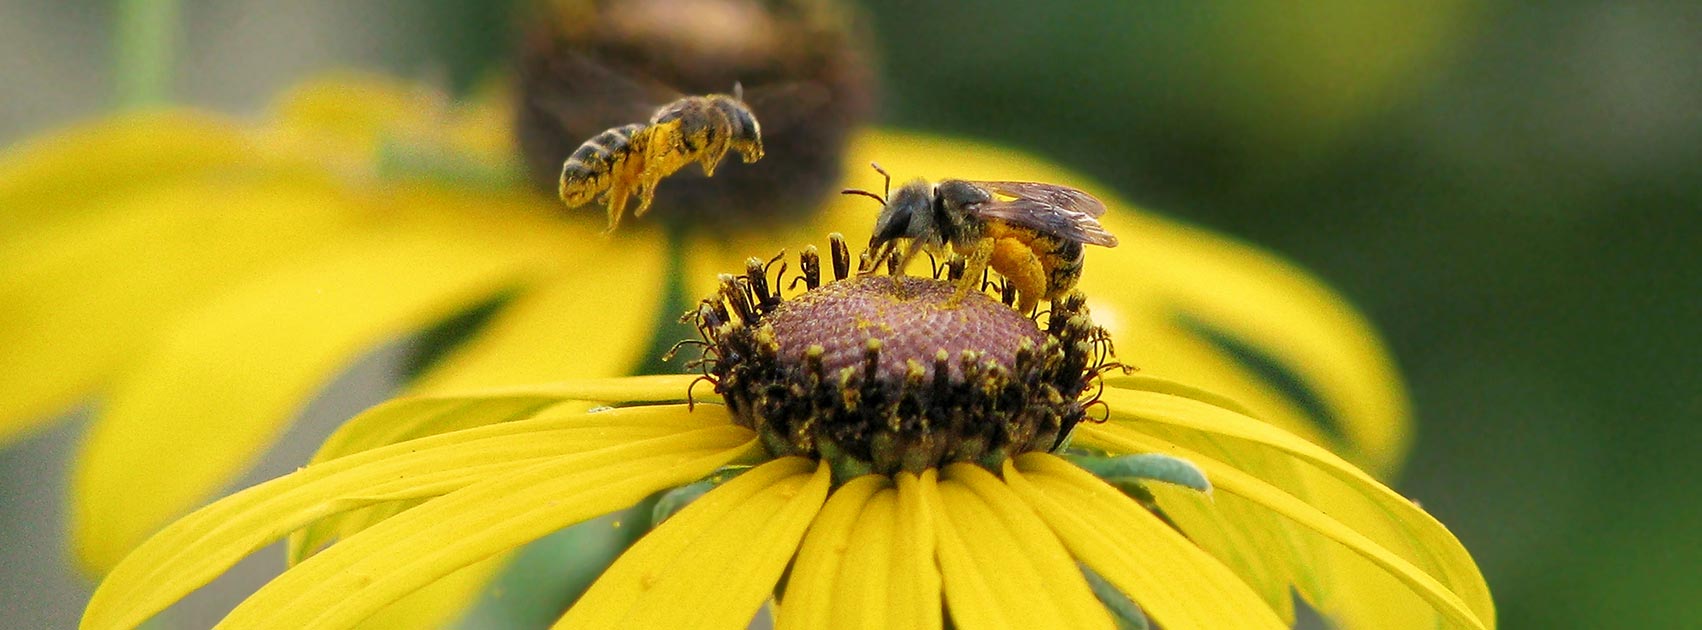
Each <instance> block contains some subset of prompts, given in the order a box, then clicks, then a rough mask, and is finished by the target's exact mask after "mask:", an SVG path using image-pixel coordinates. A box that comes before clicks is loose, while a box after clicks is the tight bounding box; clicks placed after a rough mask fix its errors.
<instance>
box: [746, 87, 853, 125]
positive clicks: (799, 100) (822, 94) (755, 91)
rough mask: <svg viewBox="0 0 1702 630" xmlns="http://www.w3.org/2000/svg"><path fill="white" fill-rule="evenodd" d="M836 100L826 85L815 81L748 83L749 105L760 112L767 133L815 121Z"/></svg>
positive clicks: (755, 112)
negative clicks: (755, 84) (749, 84)
mask: <svg viewBox="0 0 1702 630" xmlns="http://www.w3.org/2000/svg"><path fill="white" fill-rule="evenodd" d="M832 100H833V94H832V93H830V92H829V91H828V89H827V87H826V86H824V85H822V84H820V83H815V82H812V81H787V82H783V83H769V84H765V85H759V86H756V87H752V86H748V85H747V86H745V105H747V106H749V107H750V108H751V113H754V114H756V119H757V120H758V121H760V122H761V123H762V130H763V132H764V133H776V132H780V131H784V130H786V129H790V128H791V127H792V126H793V125H796V124H798V123H801V122H805V121H809V120H813V119H814V118H815V117H816V116H818V115H820V112H821V110H823V109H826V108H827V107H828V105H830V104H831V101H832Z"/></svg>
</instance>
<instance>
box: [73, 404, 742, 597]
mask: <svg viewBox="0 0 1702 630" xmlns="http://www.w3.org/2000/svg"><path fill="white" fill-rule="evenodd" d="M707 415H710V414H695V416H696V417H694V415H693V414H684V413H681V411H680V410H677V409H670V408H633V409H623V410H611V411H609V412H605V413H594V414H581V415H579V416H573V417H554V418H536V419H530V420H522V421H516V422H507V423H499V424H491V425H487V426H480V427H477V428H473V429H468V430H465V431H459V432H454V433H445V434H441V435H436V436H431V437H427V438H422V439H419V440H414V441H411V442H408V443H406V444H396V445H391V446H387V447H383V448H379V449H373V450H370V451H366V452H363V453H357V454H354V455H351V456H348V457H344V458H340V459H336V460H333V461H328V462H323V463H318V464H314V465H311V466H308V467H306V468H303V469H301V470H299V471H297V472H295V473H292V474H290V475H286V476H284V477H280V478H278V479H274V480H272V481H269V482H266V483H263V484H261V485H258V486H255V487H253V488H249V489H247V490H244V491H242V492H239V493H237V494H234V495H232V496H230V497H227V498H225V499H222V500H220V501H218V502H215V503H213V504H212V505H210V506H208V507H206V508H203V509H201V510H199V511H197V512H195V513H192V514H190V515H189V516H186V517H184V518H182V519H179V520H178V521H177V522H175V523H173V524H171V525H170V526H168V527H166V528H165V529H163V530H161V531H160V532H159V533H158V534H156V535H154V536H153V537H152V538H149V539H148V540H147V542H145V543H143V544H142V545H141V546H140V547H138V548H137V550H136V551H135V553H133V554H131V555H130V556H128V557H127V558H126V559H125V561H124V562H122V563H120V564H119V565H118V566H117V567H116V568H114V569H113V571H112V573H111V574H109V575H108V576H107V578H106V580H104V581H103V582H102V584H101V586H100V588H99V589H97V591H96V594H95V596H94V598H93V599H92V600H91V601H90V604H89V609H88V611H87V612H86V613H85V616H84V624H85V627H117V628H127V627H131V626H133V625H135V624H137V623H140V622H141V621H143V620H145V619H147V618H148V617H149V616H151V615H152V614H154V613H155V612H158V611H159V610H161V609H163V608H164V607H165V606H167V605H169V604H170V603H171V602H173V601H175V600H177V599H178V598H180V597H182V596H183V595H185V594H187V593H189V592H190V591H192V590H194V589H195V588H197V587H199V586H200V585H202V584H205V583H206V582H207V581H209V580H211V579H212V578H213V577H214V576H216V575H218V574H219V573H221V572H223V571H224V570H225V569H226V568H228V567H230V566H231V565H232V564H234V563H235V562H236V561H237V560H240V559H241V558H242V557H244V556H246V555H248V554H249V553H252V552H253V551H255V550H257V549H259V548H261V547H264V546H265V545H267V544H269V543H271V542H272V541H274V540H277V539H278V538H280V537H282V536H283V535H285V534H287V533H289V532H290V531H292V530H294V529H296V528H298V527H301V526H303V525H306V524H308V523H311V522H313V521H314V520H316V519H319V518H322V517H324V516H327V515H331V514H336V513H338V512H341V511H345V510H349V509H354V508H358V507H361V506H363V505H370V504H373V503H376V502H382V501H395V500H398V499H403V498H426V497H434V496H440V495H443V494H446V493H450V492H455V491H457V490H460V489H463V488H466V487H468V486H469V485H472V484H476V483H481V482H488V481H490V480H492V479H506V478H509V477H514V476H518V475H519V474H523V472H524V471H527V470H529V469H531V468H534V467H537V466H540V465H548V464H551V463H554V462H558V461H569V460H571V462H577V464H576V465H577V466H578V467H577V468H571V470H574V471H592V470H594V469H595V468H596V465H597V464H599V463H606V462H608V461H611V460H613V461H620V460H623V459H628V458H635V457H636V458H643V457H646V456H648V455H649V454H650V453H653V452H675V453H686V454H688V455H689V454H690V453H697V452H699V451H705V450H708V451H714V450H718V449H721V450H724V449H726V448H727V444H729V443H737V442H739V441H740V440H748V439H749V432H748V431H743V430H742V429H737V428H736V427H734V428H733V429H732V435H731V436H728V435H725V434H726V433H727V431H728V429H727V428H726V427H729V426H730V425H728V424H726V423H725V422H722V423H718V424H706V423H705V419H704V418H703V417H702V416H707ZM722 419H723V420H725V416H722ZM670 424H671V425H673V430H672V431H671V433H667V432H658V431H654V430H651V429H652V428H653V427H657V426H667V425H670ZM634 426H636V427H638V428H636V429H633V428H629V427H634ZM576 453H586V454H587V455H586V456H585V457H580V456H578V455H575V454H576ZM582 460H583V461H582ZM617 507H618V506H617ZM594 515H595V514H592V515H590V516H594Z"/></svg>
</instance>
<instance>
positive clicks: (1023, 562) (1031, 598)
mask: <svg viewBox="0 0 1702 630" xmlns="http://www.w3.org/2000/svg"><path fill="white" fill-rule="evenodd" d="M946 480H947V481H948V482H957V483H960V484H962V485H963V487H964V488H967V489H968V490H969V491H970V492H971V493H973V494H974V495H975V497H976V499H977V500H970V498H969V497H967V496H959V497H958V498H957V499H956V500H955V501H956V503H957V507H956V511H955V512H952V513H951V514H950V517H951V518H952V519H953V521H954V522H956V523H957V526H958V528H959V529H960V530H963V531H965V532H966V533H967V534H968V538H969V540H970V549H971V552H972V553H974V555H977V556H979V557H981V558H982V559H983V565H982V566H983V570H987V571H996V572H1000V573H1001V574H1004V575H1007V576H1010V577H1012V578H1016V579H1015V580H1010V581H1011V582H1015V583H1016V585H1017V586H1018V587H1019V589H1018V590H1017V591H1016V592H1014V593H1006V594H1003V595H1002V596H1001V605H1002V606H1005V607H1007V608H1013V609H1017V610H1019V611H1020V612H1021V613H1022V614H1023V615H1032V616H1033V618H1031V619H1030V620H1028V621H1025V622H1023V623H1022V624H1021V625H1019V626H1018V627H1024V628H1034V627H1041V626H1042V625H1050V626H1055V627H1061V628H1110V627H1112V621H1111V615H1110V613H1109V611H1107V610H1106V609H1105V606H1104V605H1103V604H1101V603H1100V602H1099V599H1098V598H1097V597H1095V596H1094V594H1093V591H1092V589H1090V588H1089V587H1088V584H1087V578H1086V577H1084V576H1083V575H1082V572H1081V569H1080V568H1079V567H1077V566H1076V562H1075V560H1074V559H1072V558H1071V557H1070V554H1069V552H1068V551H1066V550H1065V549H1064V546H1063V545H1062V544H1060V543H1059V542H1058V538H1057V536H1055V535H1053V534H1052V530H1051V529H1049V528H1048V527H1047V526H1046V523H1045V522H1043V521H1042V520H1040V518H1039V517H1037V516H1035V514H1034V511H1033V510H1031V509H1030V508H1029V507H1028V504H1026V503H1025V502H1023V500H1022V499H1021V498H1019V497H1018V496H1017V495H1016V494H1015V493H1014V492H1012V491H1011V489H1010V487H1008V486H1006V485H1005V483H1004V482H1003V481H1000V480H999V479H998V478H997V477H994V476H993V474H992V473H989V472H987V471H986V470H985V469H982V468H981V467H979V466H974V465H970V464H952V465H951V466H950V467H948V468H947V469H946ZM952 488H953V485H952V484H950V483H945V484H941V486H940V495H941V498H942V499H943V500H944V501H945V503H946V506H947V508H948V510H951V509H952V504H953V502H954V499H953V498H952V494H953V492H952ZM947 579H948V580H949V579H950V577H949V576H948V577H947ZM1025 600H1026V601H1025ZM953 610H954V611H955V610H956V609H955V608H954V609H953ZM954 615H955V612H954ZM1012 617H1014V618H1021V617H1020V616H1018V615H1012Z"/></svg>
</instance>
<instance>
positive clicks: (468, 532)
mask: <svg viewBox="0 0 1702 630" xmlns="http://www.w3.org/2000/svg"><path fill="white" fill-rule="evenodd" d="M752 437H753V436H752V435H751V434H750V432H749V431H747V430H745V429H742V428H739V427H736V426H733V425H724V426H721V427H711V428H707V429H699V430H696V431H692V432H691V433H688V434H682V435H679V436H673V437H667V438H660V439H657V440H651V441H649V442H648V443H645V444H643V445H642V446H637V445H633V444H627V445H622V446H617V447H612V448H607V449H600V450H597V451H591V452H586V453H582V454H576V455H567V456H564V457H557V458H553V459H550V460H546V461H545V462H544V463H541V464H536V465H534V466H531V467H528V468H525V469H523V470H520V471H517V472H514V473H511V474H505V475H502V476H499V477H491V478H488V479H485V480H483V481H480V482H478V483H476V484H474V485H471V486H467V487H465V488H462V489H460V490H457V491H455V492H452V493H450V494H447V495H444V496H441V497H438V498H436V499H433V500H431V501H427V502H426V503H424V504H421V505H420V506H418V507H415V508H413V509H411V510H408V511H406V512H403V513H401V514H398V515H396V516H395V517H393V518H391V519H389V520H386V521H384V522H383V523H379V524H378V525H375V526H373V527H371V528H368V529H367V530H365V531H362V532H361V533H360V534H357V535H355V536H353V537H351V538H349V539H347V540H344V541H342V542H339V543H337V544H336V545H333V546H332V547H331V548H330V549H327V550H325V551H323V552H321V553H319V554H318V555H315V556H313V557H312V558H309V559H308V560H307V561H305V562H302V563H301V564H299V565H296V566H295V567H292V568H291V569H289V570H287V571H285V572H284V574H283V575H281V576H279V577H278V578H277V579H274V580H273V581H272V582H271V583H269V584H267V585H266V586H265V587H263V588H261V589H260V591H258V592H256V593H255V594H254V595H253V596H251V597H249V598H248V599H247V600H245V601H243V603H242V604H241V605H239V606H238V607H237V608H236V610H234V611H232V612H231V614H230V616H229V617H227V618H226V619H225V620H224V622H223V623H222V624H221V627H226V628H280V629H283V628H342V627H347V626H349V625H350V624H353V623H355V622H357V621H360V620H361V619H364V618H366V617H367V616H369V615H371V614H373V613H374V612H375V611H377V610H379V609H381V608H383V607H384V606H386V605H388V604H390V603H392V602H394V601H396V600H398V599H399V598H401V597H403V596H405V595H407V594H408V593H410V592H413V591H414V590H415V589H418V588H420V587H422V586H424V585H426V584H429V583H431V582H433V581H435V580H437V579H438V578H441V577H443V576H445V575H448V574H450V573H452V572H454V571H455V570H457V569H460V568H462V567H466V566H468V565H470V564H472V563H475V562H478V561H480V560H482V559H484V558H488V557H490V556H492V555H495V554H498V553H502V552H504V551H508V550H511V549H514V548H516V547H518V546H519V545H522V544H525V543H527V542H530V541H532V540H535V539H537V538H539V537H541V536H543V535H546V534H548V533H550V532H553V531H556V530H559V529H561V528H562V527H565V526H567V525H571V524H573V523H577V522H579V521H582V520H585V519H588V518H591V517H593V516H597V515H600V514H606V513H608V512H611V511H614V510H618V509H620V508H623V507H626V506H629V505H631V504H633V503H635V502H637V501H638V500H639V499H641V498H643V497H644V496H646V495H648V494H650V493H653V492H656V491H658V490H661V489H663V488H667V487H670V486H675V485H680V484H683V483H687V482H690V481H692V480H695V479H697V478H700V477H702V476H704V475H706V474H708V473H709V472H711V471H713V470H714V469H716V468H718V467H720V466H722V465H725V464H727V463H729V462H731V461H734V460H737V459H739V458H741V457H745V456H747V455H750V454H752V453H753V452H754V451H753V449H755V448H756V443H755V442H754V440H753V439H752ZM824 491H825V488H824ZM800 529H802V527H801V526H800Z"/></svg>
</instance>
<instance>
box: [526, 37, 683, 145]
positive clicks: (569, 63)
mask: <svg viewBox="0 0 1702 630" xmlns="http://www.w3.org/2000/svg"><path fill="white" fill-rule="evenodd" d="M521 71H522V72H536V73H542V74H547V75H548V76H547V77H538V78H536V79H533V80H530V81H528V83H531V84H532V85H535V86H538V88H539V89H536V90H534V91H533V93H532V95H531V99H532V104H533V105H534V106H536V107H538V108H539V109H541V110H542V111H546V112H551V113H553V114H555V116H556V117H557V118H560V119H562V120H561V122H562V123H563V125H564V126H565V127H566V128H570V129H588V130H592V131H590V132H589V133H595V131H596V130H601V129H605V128H608V127H615V126H619V125H624V124H629V123H635V122H644V121H646V120H649V119H650V116H651V115H652V114H654V113H655V111H656V108H657V107H660V106H662V105H663V104H665V103H669V102H672V101H674V100H677V99H679V98H681V97H682V96H683V95H681V94H680V93H679V92H678V91H676V90H674V89H673V88H671V87H668V86H667V85H666V84H664V83H663V82H661V81H658V80H656V79H653V78H650V77H648V76H645V75H642V74H639V73H636V72H635V71H624V70H620V69H617V68H614V67H611V66H609V65H608V64H606V63H603V62H601V61H599V60H597V59H594V58H592V57H591V56H590V55H586V54H584V53H581V52H572V51H562V52H561V53H559V54H556V55H552V56H550V57H549V58H548V61H547V62H546V63H545V64H540V67H529V68H522V69H521Z"/></svg>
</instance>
